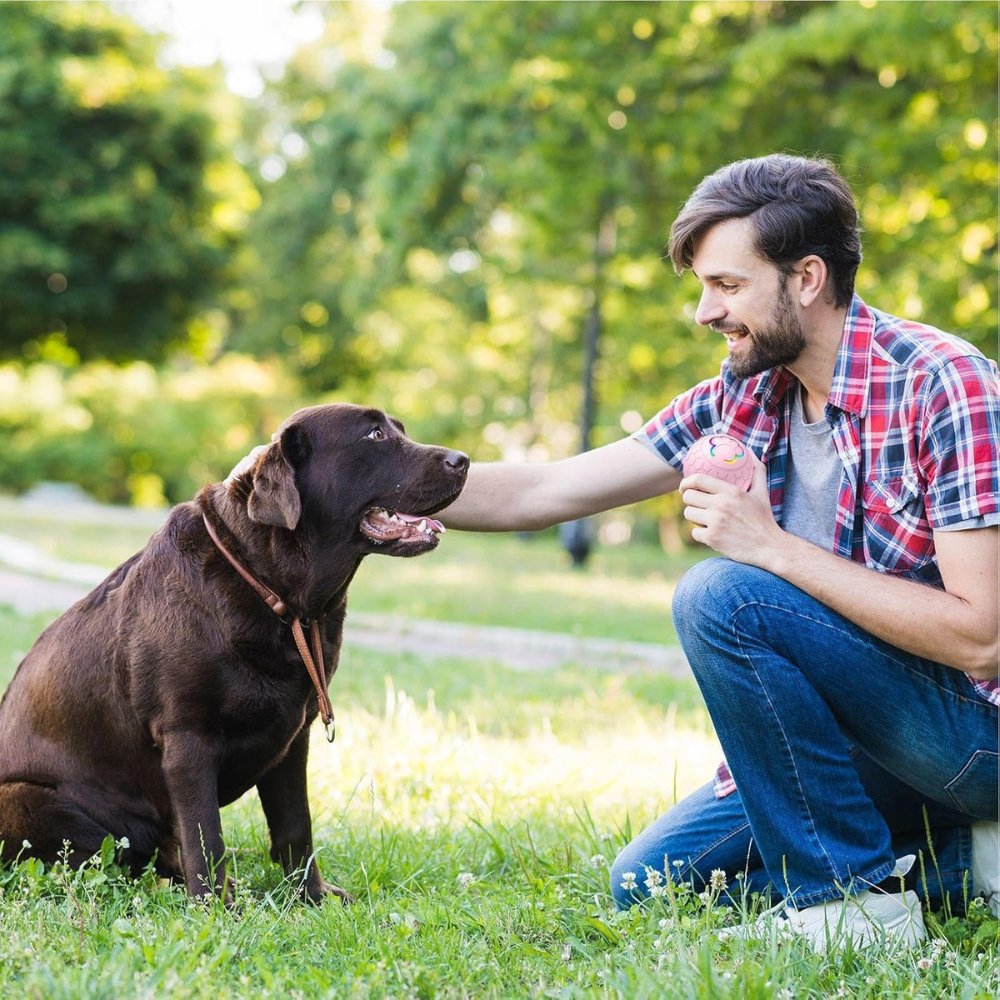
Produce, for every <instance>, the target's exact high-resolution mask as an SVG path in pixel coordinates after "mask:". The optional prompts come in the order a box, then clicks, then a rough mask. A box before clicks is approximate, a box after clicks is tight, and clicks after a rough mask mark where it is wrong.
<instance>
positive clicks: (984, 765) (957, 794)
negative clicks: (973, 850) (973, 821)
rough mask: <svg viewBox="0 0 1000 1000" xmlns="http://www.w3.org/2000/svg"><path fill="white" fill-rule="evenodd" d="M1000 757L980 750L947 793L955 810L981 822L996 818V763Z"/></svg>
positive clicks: (954, 779) (949, 785)
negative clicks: (981, 820)
mask: <svg viewBox="0 0 1000 1000" xmlns="http://www.w3.org/2000/svg"><path fill="white" fill-rule="evenodd" d="M998 761H1000V754H997V753H994V752H993V751H992V750H977V751H976V752H975V753H974V754H973V755H972V756H971V757H970V758H969V759H968V760H967V761H966V762H965V766H964V767H963V768H962V770H961V771H959V772H958V774H956V775H955V777H954V778H952V779H951V781H949V782H948V784H947V785H945V786H944V790H945V791H946V792H947V793H948V796H949V797H950V798H951V801H952V802H953V803H954V805H955V808H956V809H958V811H959V812H961V813H964V814H965V815H966V816H975V817H977V818H978V819H990V818H991V817H992V818H995V817H996V815H997V780H998V775H997V770H998V768H997V763H998Z"/></svg>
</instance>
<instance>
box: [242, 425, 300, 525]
mask: <svg viewBox="0 0 1000 1000" xmlns="http://www.w3.org/2000/svg"><path fill="white" fill-rule="evenodd" d="M286 433H287V432H286ZM284 439H285V435H284V434H283V435H282V436H281V437H280V438H279V439H278V440H277V441H275V442H274V443H273V444H272V445H270V446H269V447H268V448H267V450H266V451H265V452H264V454H263V455H261V456H260V458H259V459H257V464H256V465H255V466H254V468H253V489H252V490H251V491H250V497H249V499H248V501H247V513H248V514H249V515H250V520H251V521H257V522H259V523H260V524H274V525H277V526H278V527H279V528H288V530H289V531H293V530H294V529H295V526H296V525H297V524H298V523H299V518H300V517H301V516H302V499H301V497H300V496H299V491H298V487H296V485H295V470H294V469H293V468H292V466H291V463H290V462H289V461H288V457H287V456H286V454H285V440H284Z"/></svg>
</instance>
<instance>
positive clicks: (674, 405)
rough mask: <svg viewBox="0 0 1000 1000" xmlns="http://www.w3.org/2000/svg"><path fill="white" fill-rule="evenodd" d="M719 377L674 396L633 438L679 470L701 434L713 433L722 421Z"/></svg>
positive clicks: (721, 387)
mask: <svg viewBox="0 0 1000 1000" xmlns="http://www.w3.org/2000/svg"><path fill="white" fill-rule="evenodd" d="M722 397H723V382H722V378H721V376H718V377H716V378H712V379H706V380H705V381H704V382H699V383H698V384H697V385H696V386H694V388H692V389H688V390H687V391H686V392H682V393H681V394H680V395H679V396H675V397H674V398H673V399H672V400H671V401H670V402H669V403H668V404H667V405H666V406H665V407H664V408H663V409H662V410H660V412H659V413H657V414H656V416H655V417H653V418H652V419H651V420H649V421H648V422H647V423H646V425H645V426H644V427H641V428H640V429H639V430H637V431H636V432H635V433H634V434H633V435H632V437H634V438H635V439H636V440H637V441H639V442H641V443H642V444H644V445H646V446H647V447H648V448H651V449H652V450H653V451H655V452H656V453H657V454H658V455H659V456H660V457H661V458H662V459H663V460H664V461H666V462H668V463H669V464H670V465H672V466H673V467H674V468H675V469H680V467H681V465H682V463H683V462H684V456H685V455H686V454H687V453H688V449H689V448H690V447H691V445H693V444H694V443H695V441H697V440H698V438H700V437H701V436H702V435H704V434H710V433H712V432H713V431H714V429H715V427H716V426H717V425H718V423H719V420H720V419H721V413H722V407H721V402H722Z"/></svg>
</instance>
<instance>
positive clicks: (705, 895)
mask: <svg viewBox="0 0 1000 1000" xmlns="http://www.w3.org/2000/svg"><path fill="white" fill-rule="evenodd" d="M698 898H699V899H700V900H701V901H702V902H703V903H709V902H711V900H712V894H711V893H710V892H709V891H708V890H707V889H706V890H705V891H704V892H699V893H698Z"/></svg>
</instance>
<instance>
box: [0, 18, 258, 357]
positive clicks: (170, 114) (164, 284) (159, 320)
mask: <svg viewBox="0 0 1000 1000" xmlns="http://www.w3.org/2000/svg"><path fill="white" fill-rule="evenodd" d="M158 46H159V42H158V40H157V39H156V38H155V37H153V36H151V35H148V34H145V33H144V32H143V31H142V30H141V29H139V28H138V27H137V26H136V25H135V24H133V23H132V22H131V21H130V20H128V19H126V18H123V17H119V16H116V15H114V14H112V13H111V12H110V11H109V10H108V9H107V8H105V7H104V6H103V5H100V4H94V3H79V4H77V3H74V4H45V3H5V4H2V5H0V162H2V163H3V179H2V182H0V289H2V291H0V355H7V356H11V355H15V354H17V353H19V352H21V351H22V350H23V349H25V347H26V345H27V347H28V349H29V351H30V350H31V345H32V344H34V345H35V348H34V349H35V350H37V347H38V343H39V342H41V341H44V340H45V338H47V337H51V336H52V335H54V336H55V338H56V340H57V341H59V342H64V343H65V344H67V345H68V346H69V348H71V349H72V351H75V352H76V353H78V354H79V355H81V356H84V357H93V356H105V357H116V358H120V357H136V356H138V357H154V358H155V357H157V356H160V355H161V354H162V352H163V350H164V348H165V347H166V345H168V344H170V343H171V342H176V341H178V340H181V339H183V338H184V337H185V336H186V335H187V332H188V331H187V328H186V323H187V321H188V320H189V319H190V318H191V317H192V316H193V315H194V314H195V312H196V310H197V309H198V307H199V306H200V305H203V304H204V302H205V301H206V299H208V298H209V297H210V296H211V295H212V294H213V293H215V292H216V291H217V290H218V286H219V283H220V280H221V279H222V278H223V276H224V275H225V271H226V267H227V266H228V263H229V259H230V254H231V250H232V246H233V242H234V239H235V236H236V234H237V233H238V232H239V230H240V229H241V227H242V226H243V225H244V224H245V221H246V215H247V212H248V210H250V209H252V208H253V207H254V205H255V199H256V192H255V191H254V189H253V188H252V186H251V185H250V184H249V182H248V181H247V179H246V177H245V175H243V173H242V172H241V170H240V169H239V167H238V166H237V165H236V164H235V162H234V161H233V160H232V158H231V156H229V155H228V153H227V152H226V151H225V150H224V148H223V146H222V145H221V142H220V135H219V133H220V130H221V129H222V128H224V127H225V123H226V121H227V119H229V120H231V118H232V114H233V109H232V108H227V107H226V106H225V104H224V98H223V97H222V94H223V90H222V86H221V82H220V79H219V77H218V74H216V73H213V72H210V71H197V72H195V71H190V70H176V71H167V70H164V69H162V68H160V67H159V66H158V65H157V61H156V60H157V52H158ZM220 123H221V124H220Z"/></svg>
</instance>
